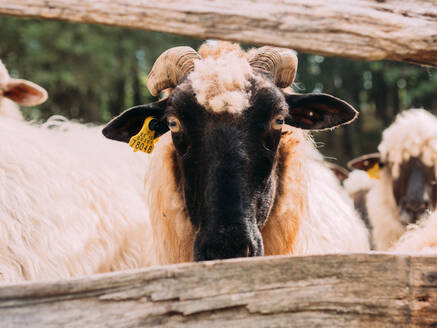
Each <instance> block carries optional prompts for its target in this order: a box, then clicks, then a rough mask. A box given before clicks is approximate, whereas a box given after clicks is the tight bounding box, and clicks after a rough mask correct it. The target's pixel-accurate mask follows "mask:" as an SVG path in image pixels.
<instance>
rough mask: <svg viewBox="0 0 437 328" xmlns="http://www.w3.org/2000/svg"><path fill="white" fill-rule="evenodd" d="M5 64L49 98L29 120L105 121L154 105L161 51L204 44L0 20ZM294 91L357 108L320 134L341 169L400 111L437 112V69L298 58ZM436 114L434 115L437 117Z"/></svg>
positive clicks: (372, 147) (0, 55)
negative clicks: (351, 117)
mask: <svg viewBox="0 0 437 328" xmlns="http://www.w3.org/2000/svg"><path fill="white" fill-rule="evenodd" d="M0 31H1V35H2V39H1V42H0V59H2V60H3V62H4V63H5V64H6V67H7V68H8V69H9V72H10V74H11V75H12V76H14V77H20V78H26V79H29V80H31V81H34V82H36V83H38V84H40V85H41V86H43V87H44V88H45V89H46V90H47V91H48V93H49V100H48V101H47V102H46V103H45V104H43V105H41V106H38V107H34V108H23V113H24V114H25V116H26V118H28V119H32V120H37V121H40V120H45V119H47V118H48V117H49V116H51V115H53V114H61V115H64V116H66V117H68V118H72V119H79V120H81V121H83V122H93V123H104V122H107V121H108V120H109V119H111V118H112V117H113V116H115V115H117V114H118V113H120V111H122V110H123V109H125V108H128V107H131V106H133V105H137V104H141V103H147V102H151V101H153V100H154V99H153V97H152V96H151V95H150V93H149V92H148V91H147V89H146V87H145V80H146V76H147V73H148V72H149V70H150V68H151V66H152V65H153V62H154V60H155V59H156V58H157V57H158V56H159V54H161V53H162V52H163V51H164V50H166V49H168V48H170V47H174V46H179V45H189V46H192V47H193V48H195V49H197V48H198V47H199V45H200V44H201V43H202V42H203V40H198V39H191V38H185V37H180V36H175V35H168V34H162V33H156V32H148V31H139V30H131V29H124V28H115V27H107V26H96V25H86V24H74V23H65V22H57V21H43V20H28V19H18V18H14V17H7V16H0ZM298 57H299V69H298V74H297V80H296V81H297V83H296V90H297V91H299V92H325V93H330V94H333V95H335V96H337V97H340V98H342V99H344V100H346V101H348V102H349V103H351V104H352V105H353V106H354V107H355V108H357V109H359V111H360V117H359V118H358V119H357V120H356V121H355V122H354V123H353V124H350V125H348V126H346V127H343V128H340V129H336V130H335V131H329V132H320V133H315V134H314V136H315V139H316V140H317V142H318V145H319V147H320V148H319V149H320V150H321V151H322V153H324V155H325V156H327V157H329V158H331V159H332V160H333V161H334V162H335V161H338V162H339V163H341V164H344V163H345V162H347V161H348V160H350V159H352V158H353V157H356V156H358V155H361V154H365V153H369V152H374V151H376V149H377V145H378V143H379V141H380V138H381V132H382V130H383V129H384V128H385V127H387V126H388V125H389V124H390V123H391V122H392V121H393V119H394V117H395V116H396V114H397V113H399V112H400V111H402V110H405V109H408V108H418V107H420V108H425V109H427V110H430V111H433V110H437V93H436V91H437V71H436V70H435V69H430V68H426V67H420V66H416V65H410V64H406V63H398V62H389V61H378V62H362V61H354V60H346V59H342V58H335V57H322V56H317V55H308V54H303V53H299V54H298ZM434 114H436V112H434Z"/></svg>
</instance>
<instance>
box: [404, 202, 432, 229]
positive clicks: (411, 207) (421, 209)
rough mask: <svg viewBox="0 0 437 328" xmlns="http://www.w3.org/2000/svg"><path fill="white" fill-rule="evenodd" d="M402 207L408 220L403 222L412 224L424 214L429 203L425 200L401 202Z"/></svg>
mask: <svg viewBox="0 0 437 328" xmlns="http://www.w3.org/2000/svg"><path fill="white" fill-rule="evenodd" d="M402 207H403V209H404V210H405V212H406V213H407V214H408V216H409V218H410V220H409V222H404V223H406V224H409V223H414V222H415V221H417V220H418V219H419V218H420V216H421V215H422V214H423V213H425V212H426V210H427V209H428V207H429V201H427V200H404V201H403V202H402Z"/></svg>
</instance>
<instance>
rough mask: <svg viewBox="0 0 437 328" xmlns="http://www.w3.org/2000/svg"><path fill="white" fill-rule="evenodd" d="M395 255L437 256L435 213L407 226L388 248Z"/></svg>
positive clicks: (436, 219) (436, 214)
mask: <svg viewBox="0 0 437 328" xmlns="http://www.w3.org/2000/svg"><path fill="white" fill-rule="evenodd" d="M390 251H391V252H395V253H420V254H434V255H435V254H437V212H433V213H432V214H431V215H430V216H429V217H427V218H424V219H422V220H421V221H419V222H418V223H417V224H411V225H409V226H408V228H407V230H406V232H404V233H403V234H402V236H401V237H400V238H399V240H397V241H396V242H395V244H394V246H392V247H391V248H390Z"/></svg>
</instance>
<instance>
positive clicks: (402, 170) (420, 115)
mask: <svg viewBox="0 0 437 328" xmlns="http://www.w3.org/2000/svg"><path fill="white" fill-rule="evenodd" d="M378 149H379V150H380V152H379V153H374V154H369V155H364V156H361V157H359V158H357V159H355V160H353V161H351V162H350V163H349V165H350V167H351V168H355V169H361V170H365V171H368V172H374V173H376V171H377V169H378V167H379V168H380V172H379V173H376V175H377V176H375V174H373V177H376V178H379V179H381V183H384V184H388V185H389V188H390V189H391V190H392V192H393V199H394V202H395V206H396V207H397V208H398V211H399V213H398V214H399V220H400V222H401V223H402V224H403V225H408V224H410V223H415V222H416V221H418V220H419V219H421V218H422V217H424V216H426V215H428V214H429V213H430V212H431V211H433V210H435V208H436V205H437V184H436V182H437V178H436V163H437V119H436V118H435V117H434V116H433V115H432V114H430V113H428V112H426V111H424V110H422V109H414V110H409V111H406V112H404V113H402V114H401V115H399V116H398V117H397V118H396V120H395V122H394V123H393V124H392V125H391V126H390V127H388V128H387V129H386V130H385V131H384V134H383V138H382V141H381V143H380V145H379V147H378ZM371 175H372V173H371Z"/></svg>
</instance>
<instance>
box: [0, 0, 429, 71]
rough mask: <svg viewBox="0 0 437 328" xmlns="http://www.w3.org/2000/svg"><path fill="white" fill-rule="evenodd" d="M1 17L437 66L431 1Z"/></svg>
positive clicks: (76, 3)
mask: <svg viewBox="0 0 437 328" xmlns="http://www.w3.org/2000/svg"><path fill="white" fill-rule="evenodd" d="M0 14H6V15H16V16H27V17H33V18H47V19H60V20H68V21H73V22H83V23H97V24H106V25H114V26H123V27H132V28H138V29H145V30H153V31H161V32H168V33H174V34H180V35H186V36H192V37H198V38H215V39H225V40H233V41H238V42H245V43H252V44H261V45H264V44H269V45H275V46H281V47H289V48H294V49H296V50H298V51H303V52H310V53H317V54H321V55H335V56H344V57H349V58H356V59H362V60H379V59H391V60H400V61H408V62H413V63H418V64H424V65H429V66H434V67H437V1H436V0H336V1H326V0H311V1H308V0H286V1H284V0H268V1H266V0H233V1H222V0H208V1H206V0H203V1H202V0H156V1H155V0H153V1H152V0H0Z"/></svg>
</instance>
